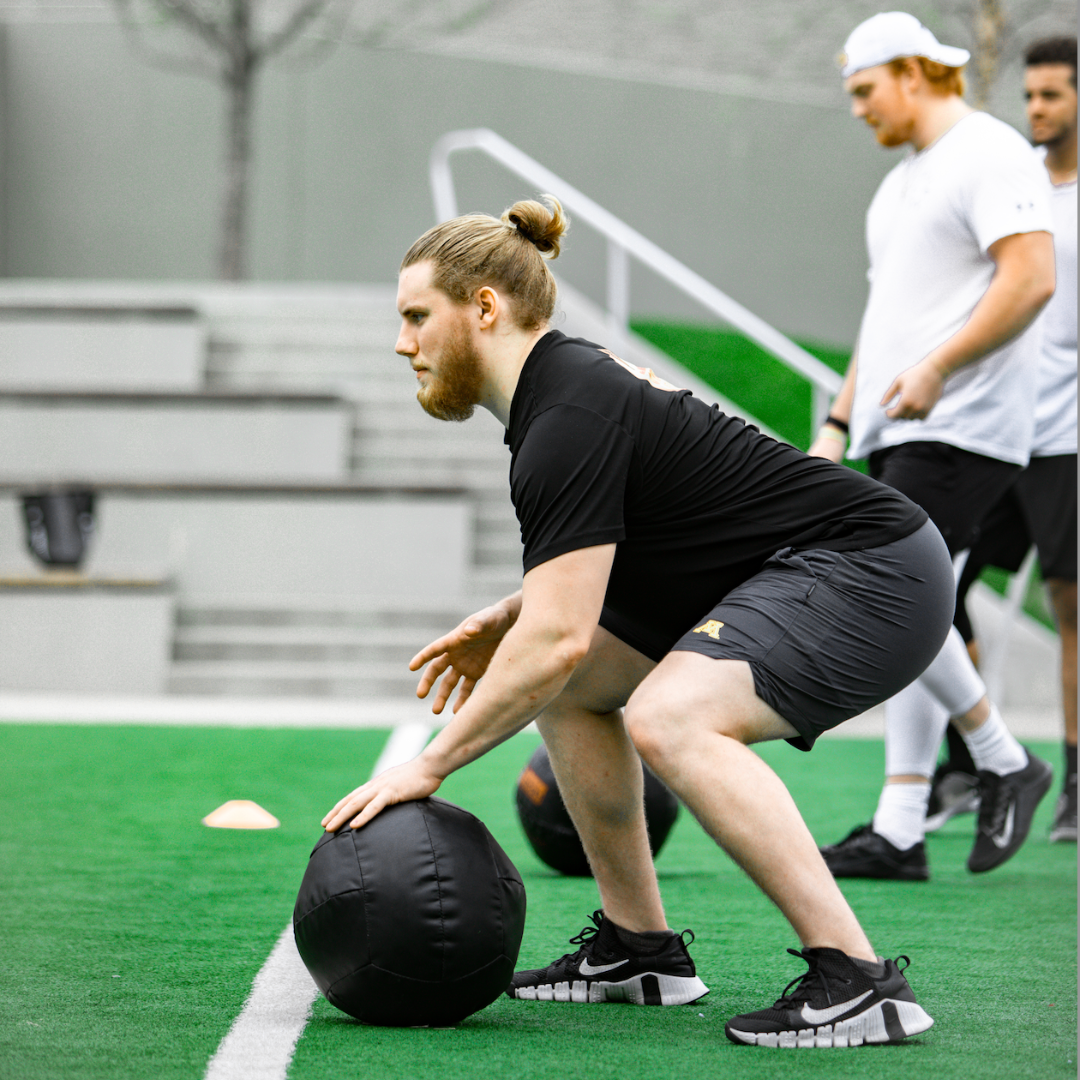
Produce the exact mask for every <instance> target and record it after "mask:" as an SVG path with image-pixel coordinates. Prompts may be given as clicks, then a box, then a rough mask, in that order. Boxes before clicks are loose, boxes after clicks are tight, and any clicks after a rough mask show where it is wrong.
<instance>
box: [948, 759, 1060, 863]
mask: <svg viewBox="0 0 1080 1080" xmlns="http://www.w3.org/2000/svg"><path fill="white" fill-rule="evenodd" d="M1024 753H1025V754H1027V759H1028V762H1027V765H1025V766H1024V767H1023V768H1022V769H1018V770H1017V771H1016V772H1011V773H1006V774H1005V775H1004V776H1001V775H1000V774H998V773H992V772H988V771H987V770H985V769H980V770H979V824H978V826H977V828H976V832H975V846H974V847H973V848H972V849H971V854H970V855H969V856H968V861H967V867H968V869H969V870H970V871H971V872H972V873H973V874H983V873H985V872H986V871H987V870H993V869H994V868H995V867H998V866H1000V865H1001V864H1002V863H1003V862H1005V861H1006V860H1008V859H1011V858H1012V857H1013V856H1014V855H1015V854H1016V853H1017V852H1018V851H1019V850H1020V846H1021V845H1022V844H1023V842H1024V841H1025V840H1026V839H1027V835H1028V833H1029V832H1030V831H1031V820H1032V818H1034V817H1035V811H1036V809H1037V808H1038V805H1039V803H1040V802H1041V801H1042V798H1043V796H1044V795H1045V794H1046V793H1047V792H1048V791H1049V790H1050V784H1051V783H1052V782H1053V779H1054V770H1053V769H1052V768H1050V766H1049V764H1048V763H1047V762H1045V761H1043V759H1042V758H1038V757H1035V755H1034V754H1029V753H1028V752H1027V751H1026V750H1025V751H1024Z"/></svg>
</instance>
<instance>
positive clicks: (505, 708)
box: [422, 605, 581, 777]
mask: <svg viewBox="0 0 1080 1080" xmlns="http://www.w3.org/2000/svg"><path fill="white" fill-rule="evenodd" d="M518 610H519V611H520V605H519V608H518ZM580 657H581V649H580V647H579V646H578V644H577V643H576V640H575V639H564V638H561V637H560V636H558V635H556V634H553V633H552V632H551V631H550V630H549V629H547V628H545V627H543V626H537V625H534V624H530V623H527V622H518V623H516V624H515V626H514V627H513V629H511V630H510V631H509V632H508V633H507V635H506V637H505V638H504V639H503V641H502V643H501V644H500V646H499V649H498V651H497V652H496V653H495V656H494V657H493V659H492V661H491V665H490V667H489V668H488V670H487V674H486V675H485V676H484V678H483V680H482V681H481V682H479V683H477V685H476V689H475V690H474V691H473V693H472V695H471V697H470V698H469V699H468V701H467V702H466V703H465V704H464V705H463V706H462V707H461V710H460V711H459V712H458V713H457V714H456V715H455V716H454V718H453V719H452V720H451V721H450V723H449V724H447V725H446V727H445V728H443V729H442V731H441V732H439V734H438V735H437V736H436V737H435V738H434V739H433V740H432V741H431V743H430V744H429V745H428V747H427V749H426V750H425V751H424V752H423V755H422V756H423V757H424V759H425V763H426V765H427V766H428V767H429V768H430V769H431V771H432V772H433V773H435V774H437V775H438V776H441V777H446V776H448V775H449V774H450V773H452V772H454V771H455V770H456V769H460V768H461V767H462V766H463V765H467V764H468V763H469V762H470V761H473V760H475V759H476V758H478V757H480V756H481V755H483V754H485V753H487V751H488V750H490V749H491V748H492V747H494V746H497V745H498V744H499V743H501V742H503V741H504V740H505V739H508V738H509V737H510V736H511V735H513V734H515V733H516V732H518V731H520V730H521V729H522V728H523V727H525V725H526V724H528V723H529V722H530V721H531V720H533V719H534V718H535V717H536V716H537V715H538V714H539V713H540V712H541V711H542V710H543V709H544V708H545V707H546V706H547V705H548V704H549V703H550V702H551V701H553V700H554V698H555V697H556V696H557V695H558V694H559V692H560V691H561V690H562V688H563V687H564V686H565V685H566V683H567V680H568V679H569V678H570V675H571V674H572V673H573V671H574V668H575V666H576V665H577V663H578V661H579V660H580Z"/></svg>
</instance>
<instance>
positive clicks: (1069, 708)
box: [1046, 578, 1076, 746]
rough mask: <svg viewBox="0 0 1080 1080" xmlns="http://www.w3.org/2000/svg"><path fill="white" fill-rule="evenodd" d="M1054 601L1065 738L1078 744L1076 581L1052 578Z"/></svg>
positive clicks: (1050, 586)
mask: <svg viewBox="0 0 1080 1080" xmlns="http://www.w3.org/2000/svg"><path fill="white" fill-rule="evenodd" d="M1046 585H1047V588H1048V589H1049V592H1050V603H1051V604H1052V605H1053V608H1054V615H1055V617H1056V618H1057V624H1058V632H1059V633H1060V635H1061V704H1062V708H1063V710H1064V712H1065V742H1066V743H1068V744H1069V746H1075V745H1076V582H1075V581H1064V580H1063V579H1061V578H1050V579H1049V580H1048V581H1047V582H1046Z"/></svg>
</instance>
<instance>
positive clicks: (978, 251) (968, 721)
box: [810, 11, 1054, 881]
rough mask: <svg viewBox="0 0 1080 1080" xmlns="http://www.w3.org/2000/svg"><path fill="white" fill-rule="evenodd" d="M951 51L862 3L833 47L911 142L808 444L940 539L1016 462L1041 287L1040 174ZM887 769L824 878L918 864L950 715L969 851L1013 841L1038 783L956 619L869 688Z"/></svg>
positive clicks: (914, 22)
mask: <svg viewBox="0 0 1080 1080" xmlns="http://www.w3.org/2000/svg"><path fill="white" fill-rule="evenodd" d="M968 58H969V56H968V53H967V51H966V50H964V49H960V48H956V47H954V46H949V45H943V44H942V43H941V42H939V41H938V40H937V38H936V37H935V36H934V35H933V33H931V31H930V30H929V29H927V28H926V27H925V26H923V25H922V24H921V23H920V22H919V21H918V19H916V18H915V17H914V16H912V15H908V14H905V13H903V12H898V11H891V12H885V13H883V14H880V15H875V16H874V17H873V18H870V19H867V20H866V21H865V22H863V23H862V24H860V25H859V26H858V27H856V28H855V30H853V31H852V33H851V34H850V36H849V37H848V40H847V43H846V44H845V47H844V57H843V60H842V70H841V75H842V77H843V79H844V87H845V89H846V90H847V92H848V93H849V94H850V95H851V99H852V114H853V115H854V116H855V117H856V119H861V120H864V121H865V122H866V123H867V124H868V125H869V126H870V127H871V128H872V129H873V131H874V134H875V136H876V138H877V141H878V142H879V143H880V144H881V145H883V146H887V147H898V146H905V145H910V147H911V152H910V153H909V154H907V155H906V156H905V157H904V159H903V160H902V161H901V162H900V163H899V164H898V165H897V166H896V168H894V169H893V170H892V172H890V173H889V175H888V176H886V178H885V179H884V181H882V184H881V186H880V187H879V188H878V191H877V193H876V194H875V196H874V199H873V202H872V203H871V205H870V209H869V211H868V212H867V220H866V234H867V246H868V249H869V255H870V275H869V276H870V296H869V299H868V301H867V305H866V311H865V313H864V315H863V320H862V326H861V328H860V332H859V341H858V346H857V349H856V353H855V355H854V356H853V357H852V360H851V364H850V366H849V369H848V374H847V377H846V379H845V381H844V385H843V387H842V388H841V390H840V393H839V394H838V395H837V398H836V400H835V402H834V403H833V408H832V412H831V413H830V416H829V420H828V421H827V423H826V424H825V425H824V426H823V429H822V431H821V433H820V435H819V437H818V439H817V440H816V441H815V443H814V445H813V446H812V447H811V448H810V452H811V454H815V455H819V456H822V457H828V458H831V459H832V460H834V461H839V460H840V459H841V457H842V455H843V452H844V447H845V444H846V442H847V433H848V429H849V427H850V433H851V456H852V457H868V458H869V460H870V472H871V475H872V476H874V477H875V478H877V479H879V480H881V481H882V482H883V483H885V484H888V485H890V486H891V487H895V488H897V489H898V490H900V491H902V492H903V493H904V494H905V495H907V496H908V497H909V498H910V499H912V500H913V501H914V502H916V503H918V504H919V505H920V506H922V507H923V508H924V509H925V510H926V511H927V513H928V514H929V515H930V517H931V519H932V520H933V522H934V523H935V524H936V525H937V527H938V529H939V530H940V531H941V534H942V536H943V537H944V538H945V541H946V543H947V544H948V545H949V551H950V554H952V555H953V556H954V557H955V556H956V555H958V554H959V553H961V552H963V551H965V550H966V549H968V548H969V547H970V546H971V543H972V542H973V540H974V539H975V537H976V535H977V530H978V526H979V522H980V521H981V520H982V518H983V517H984V516H985V515H986V513H987V511H988V510H989V509H990V507H992V506H993V505H994V504H995V503H996V502H997V501H998V499H999V498H1000V497H1001V496H1002V495H1003V494H1004V492H1005V491H1007V490H1008V488H1009V487H1010V486H1011V485H1012V483H1013V481H1014V479H1015V477H1016V475H1017V474H1018V473H1019V472H1020V470H1021V469H1022V468H1023V466H1025V465H1026V464H1027V460H1028V454H1029V451H1030V447H1031V437H1032V431H1033V428H1034V405H1035V387H1034V379H1033V377H1032V375H1033V372H1034V368H1035V365H1036V363H1037V356H1038V338H1037V335H1038V329H1037V327H1035V326H1033V323H1034V322H1035V319H1036V317H1037V316H1038V314H1039V312H1040V311H1041V309H1042V307H1043V305H1044V304H1045V303H1046V301H1047V300H1048V299H1049V298H1050V296H1051V295H1052V293H1053V289H1054V252H1053V239H1052V236H1051V228H1052V219H1051V217H1050V209H1049V198H1048V194H1049V193H1048V185H1047V182H1046V173H1045V170H1044V169H1043V168H1042V165H1041V164H1040V162H1039V160H1038V158H1037V157H1036V156H1035V153H1034V152H1033V151H1032V149H1031V147H1030V146H1028V145H1027V143H1026V142H1025V140H1024V139H1023V137H1022V136H1021V135H1020V134H1019V133H1018V132H1016V131H1014V130H1013V129H1012V128H1010V127H1009V126H1008V125H1006V124H1003V123H1001V122H1000V121H998V120H995V119H994V118H993V117H991V116H988V115H987V114H986V113H981V112H976V111H975V110H974V109H972V108H971V107H970V106H969V105H968V104H967V103H966V102H965V101H964V100H963V98H962V97H961V96H960V95H961V91H962V89H963V78H962V69H963V66H964V65H965V64H966V62H967V60H968ZM885 715H886V735H885V771H886V782H885V785H884V787H883V788H882V791H881V795H880V797H879V800H878V805H877V810H876V812H875V813H874V816H873V820H872V821H871V822H870V823H869V824H866V825H862V826H859V827H858V828H856V829H854V830H853V831H852V832H851V833H850V834H849V835H848V836H847V837H846V838H845V839H844V840H842V841H841V842H840V843H838V844H834V845H831V846H829V847H826V848H823V849H822V854H823V855H824V857H825V861H826V863H827V865H828V866H829V869H830V870H832V872H833V874H834V875H836V876H837V877H874V878H896V879H900V880H917V881H922V880H926V879H927V878H928V877H929V876H930V870H929V864H928V862H927V857H926V846H925V844H924V842H923V835H924V828H925V820H926V808H927V801H928V799H929V796H930V780H931V776H932V774H933V772H934V761H935V758H936V756H937V752H938V747H939V746H940V744H941V739H942V736H943V734H944V731H945V726H946V724H947V722H948V719H949V717H950V716H951V717H952V718H953V720H954V723H956V724H958V725H959V726H960V728H961V730H962V733H963V737H964V740H965V742H966V743H967V744H968V746H969V747H970V749H971V753H972V756H973V757H974V759H975V762H976V764H977V766H978V774H979V784H980V792H981V809H980V817H979V827H978V832H977V835H976V840H975V844H974V846H973V848H972V850H971V854H970V855H969V857H968V863H967V865H968V869H969V870H971V871H972V872H974V873H982V872H985V871H988V870H992V869H994V868H995V867H997V866H1000V865H1001V864H1002V863H1003V862H1005V860H1007V859H1009V858H1010V857H1011V856H1012V855H1014V854H1015V853H1016V851H1017V850H1018V849H1019V847H1020V845H1021V844H1022V843H1023V842H1024V840H1025V838H1026V837H1027V835H1028V832H1029V830H1030V827H1031V821H1032V818H1033V817H1034V814H1035V809H1036V807H1037V806H1038V803H1039V801H1040V800H1041V799H1042V797H1043V796H1044V795H1045V794H1046V791H1047V790H1048V789H1049V787H1050V783H1051V769H1050V767H1049V765H1047V763H1046V762H1044V761H1042V760H1041V759H1039V758H1037V757H1035V756H1033V755H1030V754H1029V753H1028V752H1027V751H1026V750H1025V749H1024V748H1023V747H1022V746H1020V744H1019V743H1018V742H1017V741H1016V739H1014V738H1013V736H1012V735H1011V734H1010V733H1009V731H1008V729H1007V728H1006V727H1005V724H1004V722H1003V721H1002V719H1001V715H1000V713H999V712H998V709H997V707H996V706H995V705H994V704H993V703H992V702H991V701H990V700H989V698H988V697H987V696H986V688H985V686H984V685H983V684H982V681H981V680H980V679H979V676H978V674H977V673H976V671H975V668H974V666H973V665H972V663H971V660H970V658H969V657H968V654H967V651H966V649H965V648H964V643H963V641H962V640H961V638H960V635H959V634H958V633H956V631H955V630H954V631H953V632H952V633H951V634H950V636H949V637H948V638H947V639H946V641H945V644H944V646H943V648H942V650H941V652H940V653H939V655H938V656H937V657H936V659H935V660H934V662H933V663H932V664H931V665H930V667H929V668H927V670H926V671H925V672H924V673H923V675H922V676H920V678H919V679H917V680H916V681H915V682H914V683H913V684H911V685H910V686H908V687H906V688H905V689H904V690H902V691H901V692H900V693H899V694H897V695H896V696H895V697H893V698H891V699H890V700H889V701H888V702H887V703H886V712H885Z"/></svg>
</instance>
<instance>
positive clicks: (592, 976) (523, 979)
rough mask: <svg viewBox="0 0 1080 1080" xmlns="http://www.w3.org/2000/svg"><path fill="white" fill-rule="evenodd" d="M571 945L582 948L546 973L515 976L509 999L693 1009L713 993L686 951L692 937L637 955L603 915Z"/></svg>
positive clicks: (679, 936) (596, 916)
mask: <svg viewBox="0 0 1080 1080" xmlns="http://www.w3.org/2000/svg"><path fill="white" fill-rule="evenodd" d="M590 918H591V919H592V921H593V924H594V925H592V926H586V927H585V929H584V930H582V931H581V933H580V934H578V935H577V936H576V937H572V938H571V939H570V944H571V945H580V946H581V947H580V948H579V949H578V951H577V952H575V953H567V954H566V956H562V957H560V958H559V959H558V960H556V961H555V963H553V964H549V965H548V966H547V967H546V968H539V969H537V970H536V971H519V972H517V973H516V974H515V975H514V978H513V980H512V981H511V983H510V987H509V989H508V990H507V991H506V993H507V996H508V997H512V998H516V999H518V1000H519V1001H577V1002H581V1003H583V1004H589V1005H596V1004H600V1003H602V1002H605V1001H621V1002H625V1003H627V1004H629V1005H688V1004H689V1003H690V1002H691V1001H697V999H698V998H699V997H703V996H704V995H705V994H707V993H708V992H709V988H708V987H707V986H706V985H705V984H704V983H703V982H702V981H701V980H700V979H699V978H698V977H697V969H696V968H695V967H694V961H693V960H691V959H690V954H689V953H688V952H687V951H686V946H687V944H688V943H687V942H686V941H684V936H685V935H686V934H689V935H690V942H693V940H694V933H693V931H692V930H684V931H683V932H682V933H681V934H672V935H671V939H670V941H669V942H668V943H667V944H666V945H665V946H664V947H663V948H662V949H661V950H660V951H659V952H658V953H653V954H651V955H649V956H635V955H634V954H633V953H631V952H630V950H629V949H627V947H626V946H625V945H623V943H622V942H621V941H620V940H619V936H618V934H617V933H616V932H615V926H614V924H613V923H612V922H611V920H610V919H605V918H604V913H603V912H602V911H595V912H593V914H592V915H591V916H590Z"/></svg>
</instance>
